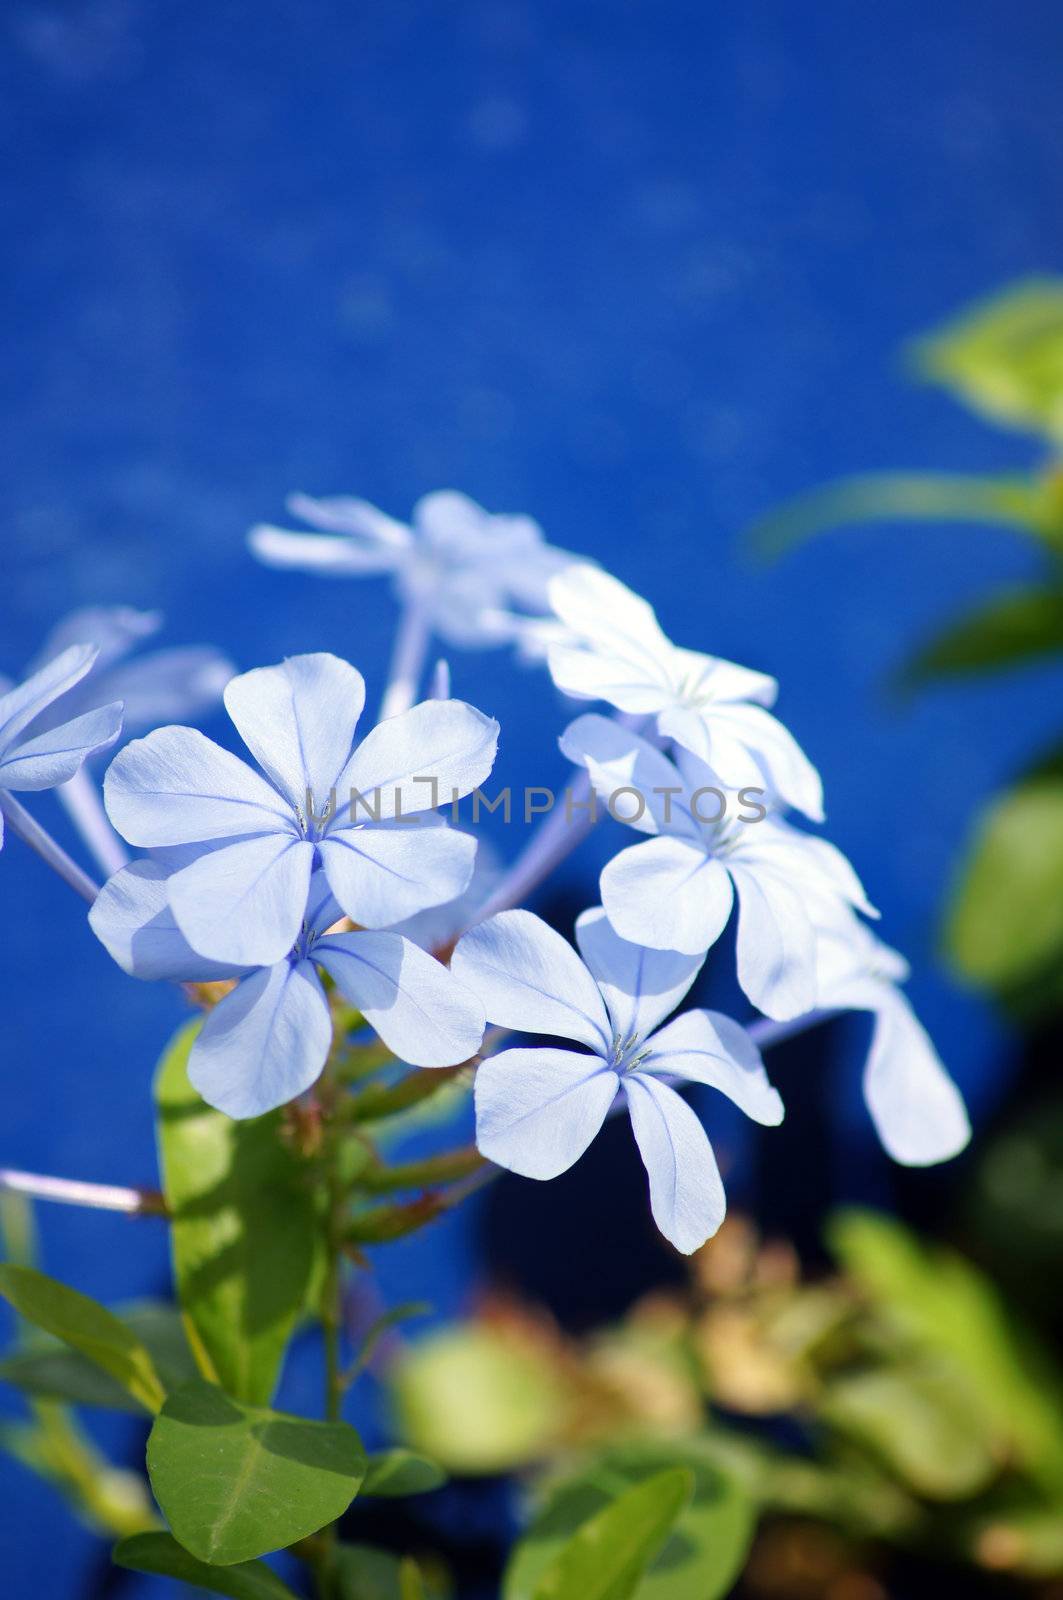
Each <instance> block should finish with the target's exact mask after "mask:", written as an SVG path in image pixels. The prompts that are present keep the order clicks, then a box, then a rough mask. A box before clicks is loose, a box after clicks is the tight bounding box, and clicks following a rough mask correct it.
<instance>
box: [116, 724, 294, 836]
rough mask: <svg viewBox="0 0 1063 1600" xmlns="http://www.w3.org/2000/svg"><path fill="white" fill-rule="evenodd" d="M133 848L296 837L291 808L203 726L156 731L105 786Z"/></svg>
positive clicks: (122, 755)
mask: <svg viewBox="0 0 1063 1600" xmlns="http://www.w3.org/2000/svg"><path fill="white" fill-rule="evenodd" d="M103 792H104V799H105V801H106V805H107V815H108V816H109V817H110V819H111V821H112V823H113V824H114V826H115V827H116V828H117V830H118V832H119V833H120V834H121V835H122V837H123V838H124V839H128V841H129V843H130V844H136V845H145V846H154V845H169V844H194V843H196V842H197V841H199V840H203V839H222V838H238V837H244V836H246V835H248V834H254V833H279V832H286V833H288V834H291V835H293V836H294V828H295V824H294V820H293V818H292V813H291V809H290V807H289V806H288V805H287V803H286V802H285V801H284V800H283V799H282V797H281V796H280V795H279V794H278V793H277V791H276V789H274V788H272V787H271V785H270V784H268V783H267V782H266V780H265V778H261V777H259V775H258V773H257V772H255V771H254V770H253V769H252V768H251V767H249V766H248V764H247V762H246V761H241V760H240V758H239V756H234V755H231V754H230V753H229V751H228V750H223V749H222V748H221V746H220V745H217V744H215V743H214V741H213V739H208V738H206V736H205V735H204V734H202V733H199V732H197V730H196V729H195V728H156V729H155V731H154V733H149V734H148V735H147V736H146V737H145V738H143V739H134V740H133V741H132V743H131V744H127V745H126V747H125V749H124V750H120V751H119V752H118V754H117V755H116V756H115V758H114V760H113V761H112V762H111V765H110V766H109V767H108V769H107V776H106V778H105V780H104V786H103Z"/></svg>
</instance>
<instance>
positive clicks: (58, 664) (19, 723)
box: [0, 644, 97, 751]
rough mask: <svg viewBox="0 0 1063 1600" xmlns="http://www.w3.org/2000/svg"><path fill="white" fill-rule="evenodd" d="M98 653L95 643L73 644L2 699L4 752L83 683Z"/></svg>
mask: <svg viewBox="0 0 1063 1600" xmlns="http://www.w3.org/2000/svg"><path fill="white" fill-rule="evenodd" d="M96 654H97V651H96V646H95V645H93V644H72V645H71V646H70V648H69V649H68V650H64V651H63V652H62V653H61V654H60V655H58V656H55V657H54V658H53V659H52V660H51V661H46V662H45V664H44V666H43V667H41V668H40V669H39V670H38V671H37V672H34V673H33V674H32V675H31V676H30V677H28V678H27V679H26V681H25V682H24V683H20V684H17V685H16V686H15V688H13V689H9V690H8V692H7V693H6V694H5V695H4V696H3V697H2V698H0V751H7V750H10V748H11V746H12V745H13V744H14V742H15V740H16V739H17V738H18V736H19V734H20V733H21V732H22V731H23V729H24V728H28V727H29V725H30V723H31V722H32V721H33V719H34V717H36V716H39V714H40V713H41V712H42V711H43V710H44V709H45V708H46V707H47V706H50V705H51V704H52V702H53V700H58V699H59V696H60V695H61V694H66V692H67V690H68V689H72V688H73V686H74V684H75V683H80V682H81V679H82V678H83V677H84V676H85V674H86V673H87V672H88V671H89V670H90V669H91V667H92V666H93V663H94V662H95V660H96Z"/></svg>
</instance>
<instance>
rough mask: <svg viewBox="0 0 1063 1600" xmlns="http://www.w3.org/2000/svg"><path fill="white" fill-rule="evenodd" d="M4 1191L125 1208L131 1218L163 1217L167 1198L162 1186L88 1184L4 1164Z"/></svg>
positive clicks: (0, 1170) (0, 1186)
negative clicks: (129, 1186)
mask: <svg viewBox="0 0 1063 1600" xmlns="http://www.w3.org/2000/svg"><path fill="white" fill-rule="evenodd" d="M0 1190H6V1191H7V1192H8V1193H9V1194H24V1195H28V1196H29V1197H30V1198H31V1199H32V1200H55V1201H58V1202H59V1203H60V1204H61V1205H68V1206H90V1207H91V1208H92V1209H93V1210H96V1211H122V1212H124V1213H125V1214H126V1216H130V1217H162V1216H165V1215H166V1201H165V1200H164V1199H163V1196H162V1195H161V1194H160V1192H159V1190H158V1189H127V1188H124V1187H122V1186H120V1185H118V1184H113V1183H84V1182H82V1181H81V1180H80V1179H78V1178H50V1177H46V1176H45V1175H44V1174H43V1173H39V1172H21V1171H19V1170H18V1169H17V1168H16V1167H0Z"/></svg>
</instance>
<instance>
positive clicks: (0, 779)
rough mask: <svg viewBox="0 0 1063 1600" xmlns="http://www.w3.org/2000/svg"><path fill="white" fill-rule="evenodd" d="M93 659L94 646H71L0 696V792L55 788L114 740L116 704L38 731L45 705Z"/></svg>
mask: <svg viewBox="0 0 1063 1600" xmlns="http://www.w3.org/2000/svg"><path fill="white" fill-rule="evenodd" d="M95 658H96V650H95V648H94V647H93V646H92V645H71V647H70V648H69V649H68V650H64V651H63V652H62V654H61V655H59V656H57V657H56V658H55V659H54V660H53V661H50V662H49V663H48V665H47V666H44V667H42V668H41V669H40V671H39V672H35V673H33V675H32V676H31V677H29V678H27V679H26V681H25V682H24V683H21V684H19V685H18V687H17V688H14V689H11V690H9V691H8V693H7V694H5V695H3V696H0V789H53V788H55V786H56V785H57V784H60V783H65V782H66V780H67V779H68V778H71V777H73V775H74V773H75V772H77V770H78V768H79V767H80V766H81V763H82V762H83V761H84V760H85V759H86V757H88V756H90V755H91V754H92V752H93V751H94V750H102V749H105V748H106V747H107V746H108V745H111V744H113V743H114V741H115V740H116V739H117V738H118V735H119V733H120V732H121V731H122V707H121V705H120V704H115V705H106V706H97V707H96V708H95V709H94V710H92V711H87V712H84V713H83V714H82V715H81V716H77V717H74V718H73V719H72V720H70V721H66V722H58V723H54V724H50V725H49V726H47V727H45V728H44V729H43V731H38V728H37V724H38V722H39V719H40V718H41V717H42V715H43V714H44V713H45V712H47V710H48V708H49V706H51V705H52V704H53V702H55V701H56V700H58V699H59V698H60V697H61V696H63V695H66V694H67V693H68V692H69V691H70V690H71V689H72V688H73V687H74V685H75V684H77V683H79V682H80V681H81V679H82V678H84V677H85V676H86V675H87V674H88V673H89V672H90V671H91V669H92V664H93V661H94V660H95ZM0 828H2V821H0ZM2 838H3V834H2V832H0V840H2Z"/></svg>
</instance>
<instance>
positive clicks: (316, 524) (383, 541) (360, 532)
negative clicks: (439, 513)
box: [287, 493, 414, 551]
mask: <svg viewBox="0 0 1063 1600" xmlns="http://www.w3.org/2000/svg"><path fill="white" fill-rule="evenodd" d="M287 506H288V510H289V511H290V512H291V513H292V515H293V516H294V517H302V519H303V521H304V522H309V524H310V526H311V527H312V528H321V529H323V530H327V531H328V532H330V533H346V534H348V535H349V536H350V537H351V539H352V540H357V541H360V542H361V543H362V544H363V545H365V546H367V547H368V546H371V545H378V546H380V547H381V548H382V549H391V550H394V551H404V550H407V549H409V547H410V546H411V545H412V544H413V542H414V540H413V533H412V532H411V530H410V529H409V528H408V527H407V526H406V524H405V523H404V522H399V521H397V520H396V519H395V518H394V517H389V516H388V514H387V512H386V511H380V510H379V509H378V508H377V507H376V506H374V505H370V503H369V501H368V500H359V499H357V498H356V497H355V496H353V495H345V494H336V495H311V494H299V493H296V494H290V495H289V496H288V500H287Z"/></svg>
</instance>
